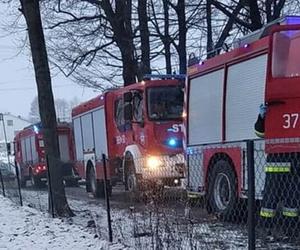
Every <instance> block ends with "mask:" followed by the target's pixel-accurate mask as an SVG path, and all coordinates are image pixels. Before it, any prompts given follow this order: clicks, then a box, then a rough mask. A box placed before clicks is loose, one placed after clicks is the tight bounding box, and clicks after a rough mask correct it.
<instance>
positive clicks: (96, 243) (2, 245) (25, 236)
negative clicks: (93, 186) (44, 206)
mask: <svg viewBox="0 0 300 250" xmlns="http://www.w3.org/2000/svg"><path fill="white" fill-rule="evenodd" d="M0 249H1V250H2V249H9V250H19V249H31V250H35V249H39V250H43V249H53V250H54V249H73V250H75V249H114V250H116V249H124V248H123V247H122V246H121V245H119V244H117V245H116V244H115V245H109V243H108V242H107V241H105V240H101V239H99V236H98V235H97V236H96V235H95V233H93V232H92V231H91V230H90V229H89V228H84V227H82V226H79V225H77V224H73V223H67V222H65V221H63V220H62V219H58V218H55V219H53V218H51V217H49V216H48V214H45V213H42V212H39V211H37V210H35V209H33V208H29V207H27V206H24V207H19V206H16V205H15V204H14V203H12V202H11V201H10V200H8V199H6V198H3V197H2V196H0Z"/></svg>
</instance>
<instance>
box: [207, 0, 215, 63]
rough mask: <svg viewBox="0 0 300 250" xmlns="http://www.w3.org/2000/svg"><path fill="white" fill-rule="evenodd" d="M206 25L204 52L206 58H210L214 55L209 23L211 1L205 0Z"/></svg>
mask: <svg viewBox="0 0 300 250" xmlns="http://www.w3.org/2000/svg"><path fill="white" fill-rule="evenodd" d="M206 25H207V41H206V53H207V58H211V57H213V56H214V55H215V52H214V51H213V49H214V42H213V37H212V25H211V1H210V0H207V1H206Z"/></svg>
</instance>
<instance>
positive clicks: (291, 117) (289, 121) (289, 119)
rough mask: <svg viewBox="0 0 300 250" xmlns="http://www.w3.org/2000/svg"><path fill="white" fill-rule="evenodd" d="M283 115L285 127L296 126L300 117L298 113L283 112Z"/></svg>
mask: <svg viewBox="0 0 300 250" xmlns="http://www.w3.org/2000/svg"><path fill="white" fill-rule="evenodd" d="M282 117H283V119H284V124H283V126H282V127H283V128H285V129H288V128H296V126H297V123H298V119H299V114H298V113H292V114H283V115H282Z"/></svg>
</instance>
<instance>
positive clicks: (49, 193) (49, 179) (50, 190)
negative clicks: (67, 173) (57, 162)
mask: <svg viewBox="0 0 300 250" xmlns="http://www.w3.org/2000/svg"><path fill="white" fill-rule="evenodd" d="M46 164H47V166H46V167H47V177H48V195H49V201H50V209H51V215H52V218H54V217H55V214H54V203H53V195H52V183H51V175H50V169H49V156H48V155H47V156H46Z"/></svg>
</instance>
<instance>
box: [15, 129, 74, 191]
mask: <svg viewBox="0 0 300 250" xmlns="http://www.w3.org/2000/svg"><path fill="white" fill-rule="evenodd" d="M57 133H58V141H59V151H60V157H61V160H62V162H63V163H64V164H63V165H62V167H63V170H62V173H63V176H64V179H65V181H66V184H69V185H75V184H76V182H77V180H78V179H79V176H78V174H77V171H76V169H75V168H74V149H73V147H74V144H73V135H72V127H71V126H70V125H69V124H67V123H58V125H57ZM14 145H15V161H16V164H17V166H18V169H19V173H20V180H21V185H22V186H23V187H25V186H26V183H27V180H31V183H32V184H33V185H34V186H36V187H41V186H43V185H44V183H45V182H46V181H47V168H46V159H45V157H46V156H45V148H44V147H45V144H44V140H43V133H42V129H41V124H40V123H39V124H34V125H31V126H29V127H26V128H24V129H23V130H21V131H20V132H18V134H17V135H16V136H15V139H14Z"/></svg>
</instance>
